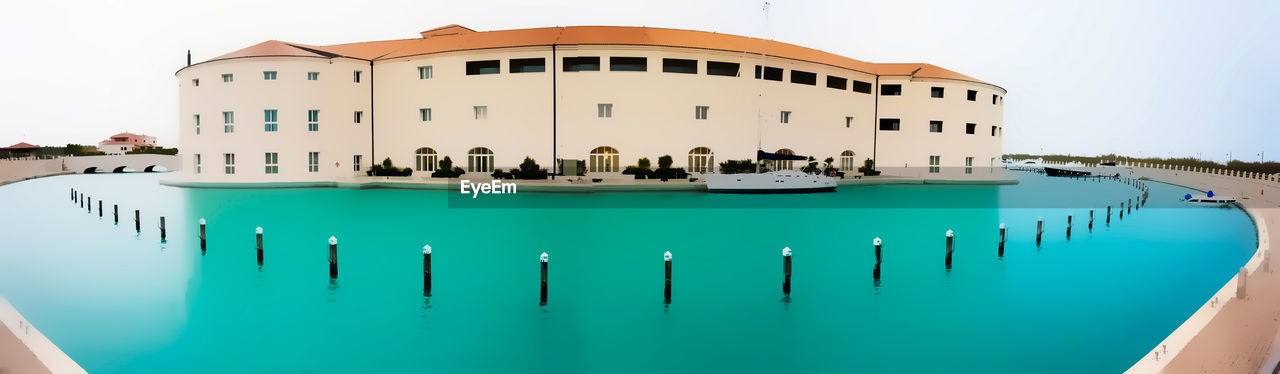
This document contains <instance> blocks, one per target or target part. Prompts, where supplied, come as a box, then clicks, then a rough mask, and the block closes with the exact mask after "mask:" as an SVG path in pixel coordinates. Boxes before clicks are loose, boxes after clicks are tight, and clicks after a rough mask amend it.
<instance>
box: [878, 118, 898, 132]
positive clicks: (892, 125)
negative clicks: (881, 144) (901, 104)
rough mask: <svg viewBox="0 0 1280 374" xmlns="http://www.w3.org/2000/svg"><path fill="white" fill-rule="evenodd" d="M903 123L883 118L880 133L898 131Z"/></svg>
mask: <svg viewBox="0 0 1280 374" xmlns="http://www.w3.org/2000/svg"><path fill="white" fill-rule="evenodd" d="M901 122H902V121H900V120H898V119H897V118H881V119H880V131H898V128H899V127H900V126H901Z"/></svg>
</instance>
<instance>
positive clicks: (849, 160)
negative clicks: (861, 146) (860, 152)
mask: <svg viewBox="0 0 1280 374" xmlns="http://www.w3.org/2000/svg"><path fill="white" fill-rule="evenodd" d="M854 156H857V153H853V151H844V152H840V171H854V170H858V166H859V165H858V160H857V159H856V158H855V157H854Z"/></svg>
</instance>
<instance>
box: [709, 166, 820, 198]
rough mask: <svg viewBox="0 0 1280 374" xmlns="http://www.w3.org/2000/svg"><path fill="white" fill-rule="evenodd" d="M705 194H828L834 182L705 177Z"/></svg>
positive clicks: (794, 175) (780, 174)
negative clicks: (706, 192)
mask: <svg viewBox="0 0 1280 374" xmlns="http://www.w3.org/2000/svg"><path fill="white" fill-rule="evenodd" d="M703 178H704V179H705V180H706V181H707V191H708V192H715V193H739V194H784V193H813V192H831V191H835V190H836V181H835V179H834V178H831V177H827V176H821V175H813V174H805V173H799V172H794V171H786V170H784V171H775V172H768V173H760V174H707V175H704V176H703Z"/></svg>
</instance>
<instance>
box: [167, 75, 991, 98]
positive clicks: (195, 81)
mask: <svg viewBox="0 0 1280 374" xmlns="http://www.w3.org/2000/svg"><path fill="white" fill-rule="evenodd" d="M191 86H193V87H200V80H199V79H192V80H191ZM995 101H996V99H994V98H992V99H991V103H992V104H995Z"/></svg>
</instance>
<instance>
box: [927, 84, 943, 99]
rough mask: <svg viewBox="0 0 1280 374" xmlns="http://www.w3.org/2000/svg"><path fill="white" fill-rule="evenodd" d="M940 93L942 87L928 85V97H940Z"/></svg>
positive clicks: (941, 92)
mask: <svg viewBox="0 0 1280 374" xmlns="http://www.w3.org/2000/svg"><path fill="white" fill-rule="evenodd" d="M942 94H943V91H942V87H929V97H932V98H935V99H941V98H942Z"/></svg>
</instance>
